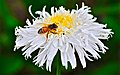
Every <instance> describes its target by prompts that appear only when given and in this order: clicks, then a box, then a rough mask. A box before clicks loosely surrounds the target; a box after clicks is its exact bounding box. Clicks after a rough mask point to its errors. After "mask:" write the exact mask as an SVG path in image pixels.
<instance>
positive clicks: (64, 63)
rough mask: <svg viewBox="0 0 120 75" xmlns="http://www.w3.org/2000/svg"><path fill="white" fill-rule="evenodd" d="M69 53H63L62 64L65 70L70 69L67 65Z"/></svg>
mask: <svg viewBox="0 0 120 75" xmlns="http://www.w3.org/2000/svg"><path fill="white" fill-rule="evenodd" d="M67 61H68V60H67V53H66V52H61V62H62V65H63V66H65V68H66V69H67V68H68V64H67Z"/></svg>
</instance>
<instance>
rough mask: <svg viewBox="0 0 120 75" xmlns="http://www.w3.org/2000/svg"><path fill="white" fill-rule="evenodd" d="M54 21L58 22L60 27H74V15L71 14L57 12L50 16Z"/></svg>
mask: <svg viewBox="0 0 120 75" xmlns="http://www.w3.org/2000/svg"><path fill="white" fill-rule="evenodd" d="M50 21H51V22H52V23H55V24H57V25H58V26H59V27H67V28H68V29H70V28H71V27H72V23H73V20H72V17H71V15H70V14H55V15H53V16H51V17H50Z"/></svg>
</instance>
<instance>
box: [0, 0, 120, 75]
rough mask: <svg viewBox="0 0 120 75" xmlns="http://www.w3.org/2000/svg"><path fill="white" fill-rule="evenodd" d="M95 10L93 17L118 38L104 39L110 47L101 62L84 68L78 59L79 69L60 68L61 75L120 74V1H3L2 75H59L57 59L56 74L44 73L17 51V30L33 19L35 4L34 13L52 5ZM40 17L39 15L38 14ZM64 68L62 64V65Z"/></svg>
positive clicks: (0, 33)
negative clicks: (83, 7) (29, 8)
mask: <svg viewBox="0 0 120 75" xmlns="http://www.w3.org/2000/svg"><path fill="white" fill-rule="evenodd" d="M82 2H84V3H85V5H88V6H90V7H91V10H92V12H91V13H92V14H93V15H94V16H95V17H97V18H98V19H97V21H98V22H100V23H103V24H108V28H110V29H112V31H113V32H114V35H113V37H112V38H110V39H109V40H105V41H104V40H102V41H103V42H104V43H105V45H106V46H108V47H109V50H107V52H106V54H100V55H101V57H102V58H101V59H99V60H94V62H90V61H88V60H86V61H87V67H86V68H85V69H83V68H82V66H81V64H80V62H79V59H78V58H77V67H76V68H75V69H74V70H72V69H71V66H69V69H68V70H65V69H64V67H63V66H60V69H61V75H120V0H0V75H55V74H56V66H57V64H56V61H57V59H56V57H55V60H54V61H53V65H52V72H47V71H46V69H44V70H42V69H41V68H39V67H37V66H35V65H34V63H32V59H28V60H27V61H26V60H25V58H24V56H22V52H21V51H20V50H17V51H15V52H14V51H13V48H14V45H15V35H14V29H15V27H16V26H22V27H23V26H24V25H25V24H26V19H27V18H29V19H30V20H32V17H31V16H30V14H29V12H28V7H29V5H33V7H32V12H33V14H34V12H35V11H37V10H42V8H43V6H44V5H46V6H47V8H46V10H47V11H48V12H50V8H51V7H52V6H55V7H59V6H61V5H62V6H64V7H65V8H66V9H72V8H76V5H75V4H78V5H79V7H81V3H82ZM35 16H37V15H35ZM60 65H61V64H60Z"/></svg>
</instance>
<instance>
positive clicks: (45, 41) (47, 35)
mask: <svg viewBox="0 0 120 75" xmlns="http://www.w3.org/2000/svg"><path fill="white" fill-rule="evenodd" d="M48 34H49V32H48V33H47V34H46V40H45V42H47V41H48Z"/></svg>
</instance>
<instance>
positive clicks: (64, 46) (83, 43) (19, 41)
mask: <svg viewBox="0 0 120 75" xmlns="http://www.w3.org/2000/svg"><path fill="white" fill-rule="evenodd" d="M31 7H32V6H30V7H29V12H30V14H31V15H32V16H33V14H32V12H31ZM45 8H46V6H45V7H44V8H43V10H42V11H36V12H35V14H39V15H40V16H39V17H34V16H33V18H34V19H33V23H31V22H30V21H29V19H27V21H26V23H27V25H26V26H24V27H23V28H22V27H16V29H15V35H16V36H17V37H16V41H15V43H16V45H15V48H14V50H16V49H19V48H21V47H22V51H24V52H23V55H24V56H25V58H26V59H28V58H31V57H32V56H31V54H32V53H33V52H34V51H35V50H39V52H38V55H37V56H35V57H34V59H33V62H35V65H38V66H39V67H42V66H43V65H44V64H45V63H46V69H47V70H49V71H51V66H52V62H53V59H54V57H55V55H56V54H57V52H58V50H59V51H60V55H61V62H62V65H63V66H65V68H66V69H67V67H68V62H70V64H71V66H72V69H74V68H75V67H76V66H77V63H76V57H75V52H76V53H77V54H78V56H79V59H80V62H81V64H82V66H83V68H85V67H86V60H85V59H86V58H87V59H88V60H90V61H93V60H92V59H91V57H92V58H95V59H98V58H101V57H100V55H99V54H98V52H100V53H105V52H106V49H108V48H107V47H106V46H105V45H104V44H103V43H102V42H101V41H100V39H108V38H109V37H110V35H111V34H113V32H111V29H105V28H106V25H103V24H99V23H98V22H95V21H96V18H95V17H93V15H91V14H89V12H91V10H90V7H88V6H84V3H82V7H81V8H80V9H78V5H77V9H76V10H75V9H72V10H71V11H70V10H65V8H64V7H63V6H61V7H59V9H57V8H54V7H52V8H51V14H49V13H48V12H46V11H45Z"/></svg>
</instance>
